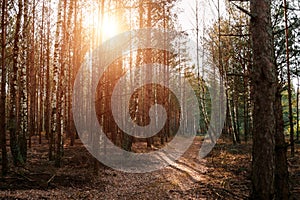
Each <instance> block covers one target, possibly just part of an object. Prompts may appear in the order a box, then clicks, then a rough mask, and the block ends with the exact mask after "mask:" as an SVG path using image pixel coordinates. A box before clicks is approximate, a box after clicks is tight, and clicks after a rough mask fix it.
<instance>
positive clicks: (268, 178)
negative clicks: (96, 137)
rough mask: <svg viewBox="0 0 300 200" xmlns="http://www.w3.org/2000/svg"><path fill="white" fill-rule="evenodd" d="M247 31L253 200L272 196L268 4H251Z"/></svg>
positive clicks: (271, 66)
mask: <svg viewBox="0 0 300 200" xmlns="http://www.w3.org/2000/svg"><path fill="white" fill-rule="evenodd" d="M250 9H251V14H252V19H251V24H250V25H251V27H250V31H251V34H252V43H253V44H252V45H253V68H252V70H251V78H252V85H253V101H254V110H253V152H252V153H253V161H252V194H251V197H252V199H274V195H275V188H274V182H275V138H274V136H275V131H276V124H275V121H276V119H275V113H274V104H275V94H276V73H275V65H274V59H273V52H272V48H273V40H272V24H271V0H263V1H262V0H251V1H250Z"/></svg>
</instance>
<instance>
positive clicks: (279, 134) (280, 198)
mask: <svg viewBox="0 0 300 200" xmlns="http://www.w3.org/2000/svg"><path fill="white" fill-rule="evenodd" d="M274 110H275V117H276V134H275V143H276V147H275V153H276V154H275V156H276V157H275V164H276V170H275V195H276V199H277V200H285V199H286V200H287V199H289V174H288V166H287V155H286V154H287V145H286V143H285V139H284V122H283V112H282V104H281V87H280V85H279V84H278V87H277V91H276V100H275V104H274Z"/></svg>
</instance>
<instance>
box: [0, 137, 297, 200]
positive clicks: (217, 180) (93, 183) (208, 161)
mask: <svg viewBox="0 0 300 200" xmlns="http://www.w3.org/2000/svg"><path fill="white" fill-rule="evenodd" d="M201 140H202V138H201V137H196V138H195V140H194V143H193V145H192V146H191V147H190V148H189V150H188V151H187V152H186V153H185V154H184V155H183V156H182V157H181V158H180V159H179V160H178V161H177V162H176V163H173V164H171V165H170V166H168V167H166V168H165V169H162V170H159V171H155V172H151V173H144V174H130V173H124V172H119V171H115V170H113V169H111V168H108V167H106V166H104V165H100V167H99V173H98V175H95V174H94V173H93V164H92V163H93V160H94V159H93V158H92V156H91V155H90V154H89V153H88V152H87V150H86V149H85V147H84V146H83V145H82V144H81V142H80V140H76V144H75V146H73V147H71V146H68V145H67V146H66V147H65V153H64V158H63V163H62V164H63V165H62V167H61V168H55V167H54V163H53V162H50V161H48V155H47V154H48V148H47V143H46V141H43V142H44V143H42V144H37V143H36V142H34V144H33V146H32V148H31V149H29V152H28V153H29V154H28V161H27V164H26V166H23V167H18V168H13V169H12V170H11V171H10V172H9V175H8V176H7V177H5V178H1V182H0V199H19V200H23V199H247V198H248V197H249V194H250V188H251V181H250V171H251V168H250V167H251V144H240V145H233V144H231V143H230V142H228V141H227V142H225V140H224V139H219V141H218V144H217V145H216V146H215V148H214V149H213V151H212V152H211V153H210V154H209V155H208V156H207V157H206V158H205V159H202V160H199V159H198V157H197V156H198V151H199V147H200V146H201ZM36 141H37V140H36ZM296 147H297V148H296V149H297V151H298V152H297V153H296V157H294V158H292V159H291V158H290V159H289V160H288V163H289V171H290V176H291V183H292V185H293V191H292V192H293V195H294V199H300V159H299V158H300V155H299V154H300V144H297V146H296Z"/></svg>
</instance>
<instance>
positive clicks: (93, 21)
mask: <svg viewBox="0 0 300 200" xmlns="http://www.w3.org/2000/svg"><path fill="white" fill-rule="evenodd" d="M83 23H84V26H85V27H86V28H87V29H89V30H90V31H91V32H93V33H94V34H95V35H97V37H100V36H101V38H102V41H105V40H108V39H110V38H112V37H113V36H115V35H117V34H118V32H119V31H120V30H119V25H118V22H117V20H116V18H115V17H114V16H111V15H110V16H108V15H105V16H104V18H103V22H102V23H101V20H100V19H99V17H98V13H97V12H92V13H91V14H87V15H85V16H84V22H83Z"/></svg>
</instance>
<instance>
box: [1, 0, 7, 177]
mask: <svg viewBox="0 0 300 200" xmlns="http://www.w3.org/2000/svg"><path fill="white" fill-rule="evenodd" d="M6 11H7V1H6V0H3V2H2V16H1V29H2V31H1V32H2V33H1V41H2V44H1V58H2V59H1V60H2V63H1V97H0V116H2V118H1V119H0V137H1V138H0V141H1V144H0V145H1V150H2V154H1V155H2V175H6V174H7V171H8V159H7V150H6V117H5V116H6V91H5V86H6V58H5V57H6Z"/></svg>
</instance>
